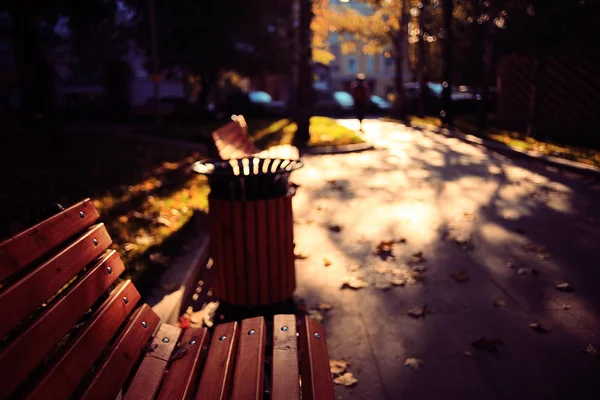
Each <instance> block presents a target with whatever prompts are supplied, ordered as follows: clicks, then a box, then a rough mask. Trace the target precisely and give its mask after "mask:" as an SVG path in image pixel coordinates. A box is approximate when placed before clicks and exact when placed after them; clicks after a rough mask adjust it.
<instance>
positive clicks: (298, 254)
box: [294, 251, 308, 260]
mask: <svg viewBox="0 0 600 400" xmlns="http://www.w3.org/2000/svg"><path fill="white" fill-rule="evenodd" d="M294 257H295V258H296V260H306V259H307V258H308V254H307V253H303V252H301V251H297V252H295V253H294Z"/></svg>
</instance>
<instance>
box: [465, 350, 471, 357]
mask: <svg viewBox="0 0 600 400" xmlns="http://www.w3.org/2000/svg"><path fill="white" fill-rule="evenodd" d="M463 354H464V355H465V356H467V357H471V356H472V355H473V353H471V352H470V351H469V350H467V351H465V352H464V353H463Z"/></svg>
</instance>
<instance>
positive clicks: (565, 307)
mask: <svg viewBox="0 0 600 400" xmlns="http://www.w3.org/2000/svg"><path fill="white" fill-rule="evenodd" d="M562 308H563V310H570V309H571V306H570V305H568V304H563V306H562Z"/></svg>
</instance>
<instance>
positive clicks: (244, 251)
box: [193, 157, 303, 306]
mask: <svg viewBox="0 0 600 400" xmlns="http://www.w3.org/2000/svg"><path fill="white" fill-rule="evenodd" d="M302 166H303V163H302V161H300V160H289V159H276V158H258V157H245V158H241V159H231V160H206V161H201V162H198V163H196V164H194V166H193V169H194V171H196V172H198V173H200V174H204V175H206V176H207V177H208V183H209V186H210V190H211V191H210V195H209V209H210V212H209V214H210V224H211V237H212V240H211V242H212V244H211V245H212V258H213V261H214V265H215V267H216V268H215V284H214V287H215V294H216V296H217V297H218V298H219V299H220V300H222V301H225V302H227V303H230V304H236V305H245V306H258V305H267V304H273V303H278V302H281V301H284V300H286V299H288V298H290V297H292V294H293V292H294V290H295V288H296V277H295V269H294V238H293V216H292V196H293V195H294V190H293V189H292V188H290V185H289V177H290V174H291V173H292V172H293V171H295V170H297V169H299V168H301V167H302Z"/></svg>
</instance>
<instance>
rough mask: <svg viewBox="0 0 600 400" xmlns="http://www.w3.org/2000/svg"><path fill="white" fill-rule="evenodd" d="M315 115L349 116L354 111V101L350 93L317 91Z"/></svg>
mask: <svg viewBox="0 0 600 400" xmlns="http://www.w3.org/2000/svg"><path fill="white" fill-rule="evenodd" d="M315 95H316V101H315V113H316V114H320V115H331V116H343V115H349V114H350V113H352V111H353V109H354V99H353V98H352V95H351V94H350V93H348V92H333V93H331V92H329V91H325V90H317V91H316V94H315Z"/></svg>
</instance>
